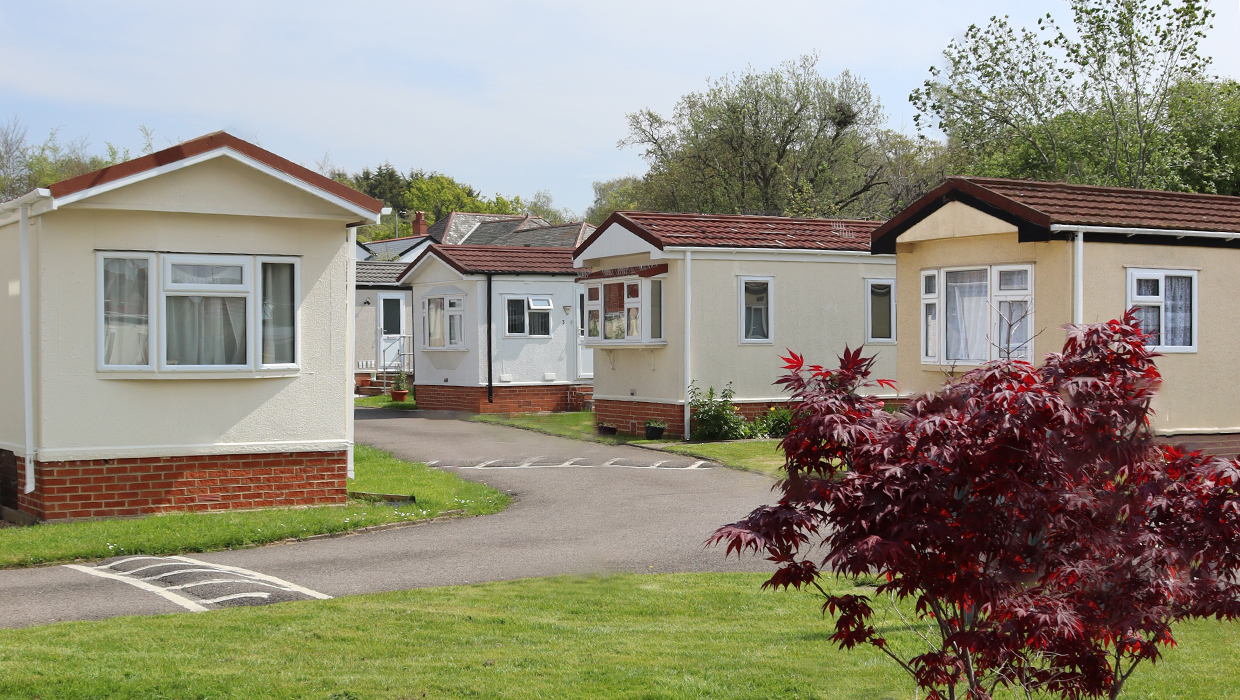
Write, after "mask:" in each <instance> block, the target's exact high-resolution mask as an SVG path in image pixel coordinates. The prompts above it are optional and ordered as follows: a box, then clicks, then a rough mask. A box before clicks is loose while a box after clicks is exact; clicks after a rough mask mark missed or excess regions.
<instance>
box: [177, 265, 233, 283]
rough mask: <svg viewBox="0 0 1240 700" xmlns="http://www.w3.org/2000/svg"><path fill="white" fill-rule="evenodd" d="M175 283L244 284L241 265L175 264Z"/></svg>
mask: <svg viewBox="0 0 1240 700" xmlns="http://www.w3.org/2000/svg"><path fill="white" fill-rule="evenodd" d="M172 282H173V284H242V281H241V266H240V265H173V266H172Z"/></svg>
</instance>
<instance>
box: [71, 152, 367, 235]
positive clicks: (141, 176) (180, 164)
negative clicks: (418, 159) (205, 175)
mask: <svg viewBox="0 0 1240 700" xmlns="http://www.w3.org/2000/svg"><path fill="white" fill-rule="evenodd" d="M221 157H223V158H232V159H233V160H235V161H237V162H238V163H242V164H245V165H248V166H250V167H251V168H254V169H255V170H257V171H259V172H261V173H264V174H266V175H270V176H271V177H274V178H275V179H277V180H279V181H281V182H283V183H285V184H288V185H291V186H293V187H296V188H297V189H299V190H301V191H303V192H306V193H307V194H310V195H313V196H315V197H318V198H319V199H322V200H325V201H327V202H330V203H331V204H334V205H335V206H338V207H340V208H341V209H344V210H346V211H348V212H350V213H352V214H355V215H357V216H360V217H362V219H363V220H365V221H367V222H369V223H376V224H377V223H379V215H378V214H376V213H375V212H373V211H370V210H369V209H365V208H363V207H360V206H358V205H356V204H354V203H353V202H350V201H348V200H346V199H343V198H341V197H337V196H336V195H334V194H332V193H330V192H327V191H325V190H322V189H319V188H318V187H315V186H313V185H311V184H309V183H307V182H305V181H302V180H299V179H297V178H295V177H293V176H291V175H289V174H288V173H286V172H284V171H282V170H277V169H275V168H273V167H271V166H270V165H267V164H266V163H262V162H260V161H258V160H255V159H253V158H250V157H249V156H247V155H245V154H243V153H238V152H237V151H234V150H233V149H231V148H228V147H227V146H224V147H221V148H217V149H215V150H213V151H207V152H206V153H199V154H198V155H196V156H190V157H189V158H183V159H181V160H178V161H176V162H173V163H168V164H166V165H161V166H159V167H157V168H151V169H150V170H144V171H142V172H140V173H134V174H133V175H130V176H129V177H123V178H121V179H119V180H113V181H111V182H105V183H103V184H102V185H98V186H96V187H89V188H87V189H84V190H82V191H80V192H74V193H73V194H68V195H65V196H64V197H60V198H59V199H56V200H55V201H54V203H53V205H52V208H53V209H59V208H60V207H63V206H66V205H68V204H73V203H74V202H80V201H82V200H84V199H88V198H90V197H94V196H96V195H100V194H103V193H104V192H111V191H112V190H115V189H120V188H121V187H126V186H128V185H132V184H134V183H136V182H142V181H143V180H149V179H151V178H153V177H159V176H160V175H165V174H167V173H171V172H175V171H177V170H180V169H182V168H188V167H190V166H192V165H197V164H199V163H204V162H206V161H208V160H214V159H215V158H221Z"/></svg>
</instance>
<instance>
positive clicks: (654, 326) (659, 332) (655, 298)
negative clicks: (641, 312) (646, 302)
mask: <svg viewBox="0 0 1240 700" xmlns="http://www.w3.org/2000/svg"><path fill="white" fill-rule="evenodd" d="M650 337H651V338H662V337H663V281H662V280H651V281H650Z"/></svg>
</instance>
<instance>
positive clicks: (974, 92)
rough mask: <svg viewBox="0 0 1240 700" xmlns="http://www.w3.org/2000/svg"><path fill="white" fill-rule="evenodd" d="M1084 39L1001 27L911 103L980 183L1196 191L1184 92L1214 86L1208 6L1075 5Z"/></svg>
mask: <svg viewBox="0 0 1240 700" xmlns="http://www.w3.org/2000/svg"><path fill="white" fill-rule="evenodd" d="M1071 6H1072V14H1073V23H1074V31H1071V32H1069V31H1067V30H1065V29H1063V28H1061V27H1060V26H1059V25H1058V24H1057V23H1056V21H1055V20H1054V19H1053V18H1052V17H1051V15H1049V14H1048V15H1047V16H1046V18H1045V20H1041V19H1040V20H1038V25H1037V28H1036V29H1034V30H1031V29H1028V28H1021V29H1020V31H1019V32H1017V31H1015V30H1013V28H1012V27H1011V26H1010V25H1009V24H1008V21H1007V18H1006V17H1005V18H999V17H991V19H990V23H989V25H987V27H986V28H985V29H982V28H979V27H978V26H976V25H973V26H970V27H969V29H968V30H967V31H966V32H965V36H964V39H963V41H961V42H956V41H953V42H951V44H949V45H948V47H947V49H946V50H945V51H944V52H943V57H944V59H945V60H946V62H947V65H946V69H945V71H941V70H939V69H937V68H934V67H932V68H931V69H930V75H931V77H930V78H929V79H928V80H926V81H925V84H924V86H923V87H922V88H920V89H918V90H915V91H914V92H913V93H912V95H910V97H909V99H910V101H912V103H913V104H914V105H915V106H916V107H917V108H918V110H919V114H918V115H917V116H916V117H915V122H916V123H917V124H918V126H919V128H921V127H925V126H928V124H927V123H926V121H925V120H924V119H923V118H929V117H933V118H934V119H936V120H937V126H938V127H939V128H940V129H941V130H942V131H943V132H944V133H946V134H947V136H948V138H949V140H950V141H951V142H952V143H953V144H956V145H958V146H959V147H960V148H961V149H962V150H963V151H964V153H965V154H966V170H967V172H969V173H970V174H975V175H994V176H1004V177H1029V178H1038V179H1047V180H1067V181H1072V182H1081V183H1088V184H1102V185H1117V186H1123V187H1146V188H1161V189H1184V188H1185V187H1187V186H1188V185H1187V183H1186V182H1185V180H1184V179H1183V177H1182V174H1181V168H1180V167H1179V164H1181V163H1183V162H1184V161H1186V160H1187V159H1188V158H1189V155H1188V150H1187V144H1185V143H1184V140H1183V139H1181V138H1177V137H1176V135H1175V132H1174V130H1173V126H1174V124H1175V122H1176V121H1177V120H1176V117H1175V114H1174V113H1173V109H1174V107H1175V100H1174V96H1175V92H1176V90H1177V87H1178V86H1180V85H1182V84H1185V83H1193V82H1196V81H1199V80H1201V79H1202V76H1203V72H1204V70H1205V68H1206V66H1207V65H1208V64H1209V60H1208V59H1205V58H1202V57H1201V56H1200V55H1199V54H1198V52H1197V48H1198V42H1199V40H1200V39H1201V38H1202V37H1204V35H1205V30H1206V29H1208V28H1209V27H1210V18H1211V17H1212V16H1213V12H1212V11H1210V10H1209V9H1207V8H1206V6H1205V4H1204V3H1203V2H1200V1H1199V0H1176V1H1175V2H1172V0H1072V2H1071Z"/></svg>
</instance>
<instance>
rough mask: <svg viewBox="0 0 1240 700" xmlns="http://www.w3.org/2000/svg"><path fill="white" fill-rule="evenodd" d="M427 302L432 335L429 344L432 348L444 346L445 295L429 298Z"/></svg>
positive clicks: (427, 313)
mask: <svg viewBox="0 0 1240 700" xmlns="http://www.w3.org/2000/svg"><path fill="white" fill-rule="evenodd" d="M426 302H427V303H426V315H427V321H428V325H429V326H430V336H431V338H430V342H429V343H427V345H428V346H430V347H432V348H442V347H443V346H444V337H443V335H444V333H443V331H444V328H443V316H444V313H443V297H436V298H434V299H427V300H426Z"/></svg>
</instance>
